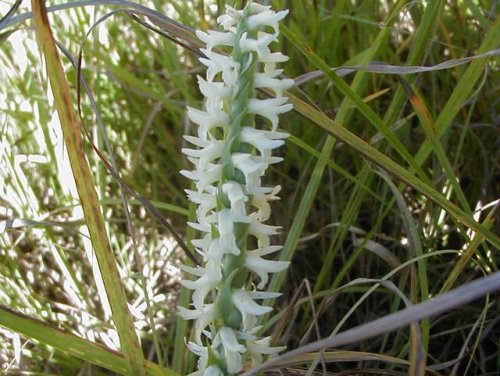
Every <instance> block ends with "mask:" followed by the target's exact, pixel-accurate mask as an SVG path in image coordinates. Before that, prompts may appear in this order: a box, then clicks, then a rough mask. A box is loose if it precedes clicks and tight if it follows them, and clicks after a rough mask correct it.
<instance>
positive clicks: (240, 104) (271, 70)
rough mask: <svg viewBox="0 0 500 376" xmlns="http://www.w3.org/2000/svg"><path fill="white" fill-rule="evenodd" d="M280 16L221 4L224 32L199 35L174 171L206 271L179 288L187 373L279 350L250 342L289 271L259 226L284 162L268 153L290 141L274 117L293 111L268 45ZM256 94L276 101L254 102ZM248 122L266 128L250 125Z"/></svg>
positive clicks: (229, 366)
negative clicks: (187, 295)
mask: <svg viewBox="0 0 500 376" xmlns="http://www.w3.org/2000/svg"><path fill="white" fill-rule="evenodd" d="M287 14H288V11H280V12H274V11H273V10H272V9H271V7H269V6H263V5H259V4H254V3H252V1H248V2H247V6H246V7H245V8H244V9H243V10H236V9H234V8H232V7H230V6H226V14H224V15H222V16H220V17H219V18H218V20H217V22H218V23H219V25H221V26H222V28H223V29H224V31H208V32H203V31H198V32H197V36H198V38H200V39H201V40H202V41H203V42H205V43H206V48H205V49H201V51H202V52H203V53H204V55H205V57H204V58H201V59H200V62H201V63H202V64H203V65H204V66H206V68H207V72H206V76H205V77H200V76H198V85H199V88H200V91H201V93H202V94H203V96H204V97H205V101H204V108H203V109H195V108H191V107H188V108H187V116H188V118H189V119H190V120H191V122H192V123H194V124H195V125H196V126H197V127H196V131H197V134H196V135H195V136H185V139H186V141H187V142H189V143H190V144H191V145H192V146H191V147H187V148H183V149H182V152H183V153H184V154H185V155H186V156H187V159H188V160H189V161H190V162H191V163H193V165H194V168H193V169H192V170H191V171H186V170H183V171H181V174H182V175H184V176H185V177H187V178H188V179H190V180H192V181H193V184H194V186H195V187H196V189H195V190H186V193H187V196H188V198H189V200H190V201H191V202H193V203H195V204H196V205H198V207H197V210H196V216H197V221H196V222H194V223H191V222H190V223H188V224H189V225H190V226H191V227H193V228H194V229H195V230H197V231H199V232H200V233H201V235H200V237H199V238H198V239H194V240H192V241H191V243H192V244H193V246H194V247H195V250H196V252H197V253H199V254H200V255H201V256H202V257H203V261H204V265H203V266H198V267H190V266H183V267H182V269H183V270H184V272H186V273H188V274H189V275H191V276H192V277H191V279H185V280H183V281H182V285H183V286H184V287H186V288H188V289H191V290H193V294H192V301H191V308H190V309H188V308H185V307H179V315H180V316H181V317H183V318H184V319H186V320H194V321H195V325H194V337H193V338H194V342H189V343H188V345H187V346H188V348H189V349H190V350H191V351H192V352H193V353H194V354H195V355H197V356H198V370H197V371H196V372H195V373H193V374H191V375H192V376H219V375H220V376H222V375H224V376H226V375H234V374H236V373H238V372H240V371H241V370H242V367H243V362H244V361H251V362H252V364H258V363H259V362H261V361H262V360H263V358H264V357H265V356H268V355H270V354H274V353H276V352H278V351H281V350H282V349H283V348H280V347H270V343H271V339H270V338H269V337H265V338H261V337H259V336H258V333H259V331H260V330H261V327H259V326H257V323H258V320H259V317H261V316H263V315H265V314H267V313H269V312H270V311H271V310H272V308H271V307H267V306H265V305H262V304H260V303H257V302H256V301H258V300H264V299H274V298H277V297H278V296H279V295H280V293H278V292H273V291H265V288H266V285H267V283H268V281H269V274H271V273H278V272H282V271H283V270H285V269H286V268H287V267H288V264H289V262H284V261H275V260H271V259H270V256H269V255H271V254H273V253H276V252H278V251H279V250H280V249H281V246H279V245H272V239H273V237H274V236H275V235H276V234H278V231H279V229H280V227H277V226H271V225H268V224H266V223H264V222H266V221H267V220H268V219H269V218H270V217H271V205H270V202H271V201H274V200H277V199H278V196H277V194H278V192H279V191H280V187H279V186H276V187H267V186H263V184H262V183H263V182H262V179H263V176H264V175H265V172H266V170H267V169H268V167H269V165H271V164H274V163H278V162H280V161H281V160H282V158H279V157H276V156H273V155H272V153H273V150H275V149H277V148H279V147H280V146H282V145H283V144H284V142H285V141H284V139H285V138H286V137H288V134H287V133H285V132H279V131H278V122H279V118H278V115H280V114H282V113H285V112H287V111H290V110H291V109H292V105H291V104H288V103H287V98H286V97H284V96H283V92H284V90H287V89H289V88H290V87H292V86H293V84H294V81H293V80H290V79H284V78H280V76H281V74H282V73H283V70H282V69H277V68H276V64H278V63H282V62H285V61H286V60H288V58H287V57H286V56H285V55H283V54H281V53H280V52H272V51H271V48H270V45H271V44H272V43H273V42H276V41H277V40H278V36H279V28H278V23H279V21H281V20H282V19H283V18H284V17H285V16H286V15H287ZM216 48H217V49H218V50H217V52H216V51H215V49H216ZM225 53H227V55H226V54H225ZM256 89H264V90H266V91H267V92H269V93H274V97H273V98H258V97H257V91H256ZM256 117H259V119H258V121H259V123H262V122H264V124H267V127H265V126H264V127H265V128H267V129H265V130H264V129H256V128H255V127H254V124H255V118H256ZM259 128H262V127H259ZM255 243H257V248H256V249H254V248H255V247H254V246H252V247H251V249H250V250H249V249H248V247H250V245H251V244H255ZM254 282H255V283H256V284H257V286H256V287H255V285H254V284H253V283H254Z"/></svg>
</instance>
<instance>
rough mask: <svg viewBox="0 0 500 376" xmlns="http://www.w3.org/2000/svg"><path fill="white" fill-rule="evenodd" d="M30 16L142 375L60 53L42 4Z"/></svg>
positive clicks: (117, 314) (128, 349)
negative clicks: (32, 17) (33, 22)
mask: <svg viewBox="0 0 500 376" xmlns="http://www.w3.org/2000/svg"><path fill="white" fill-rule="evenodd" d="M31 4H32V9H33V16H34V21H35V27H36V34H37V39H38V43H39V46H40V49H41V51H42V53H43V55H44V58H45V63H46V67H47V75H48V77H49V80H50V84H51V88H52V93H53V95H54V102H55V105H56V109H57V112H58V115H59V119H60V122H61V127H62V130H63V136H64V142H65V145H66V148H67V151H68V155H69V159H70V163H71V168H72V170H73V176H74V178H75V182H76V187H77V190H78V195H79V197H80V202H81V205H82V208H83V212H84V217H85V222H86V224H87V227H88V229H89V233H90V236H91V240H92V245H93V248H94V251H95V254H96V258H97V262H98V263H99V268H100V269H101V274H102V278H103V281H104V286H105V288H106V294H107V296H108V299H109V303H110V306H111V310H112V315H113V321H114V323H115V325H116V328H117V331H118V335H119V337H120V344H121V347H122V351H123V353H124V355H125V359H126V360H127V364H128V372H129V374H130V375H134V376H135V375H144V374H145V370H144V357H143V354H142V349H141V346H140V344H139V339H138V338H137V336H136V334H135V328H134V323H133V319H132V316H131V314H130V312H129V309H128V306H127V298H126V295H125V290H124V288H123V284H122V282H121V279H120V274H119V272H118V268H117V265H116V262H115V259H114V255H113V252H112V250H111V245H110V244H109V239H108V237H107V234H106V228H105V226H104V220H103V217H102V214H101V211H100V205H99V200H98V198H97V193H96V191H95V187H94V179H93V177H92V175H91V173H90V169H89V166H88V164H87V161H86V159H85V155H84V153H83V148H82V146H83V145H82V139H81V136H80V124H79V121H78V118H77V116H76V114H75V112H74V109H73V103H72V99H71V94H70V90H69V85H68V82H67V80H66V77H65V75H64V71H63V68H62V64H61V61H60V57H59V53H58V51H57V47H56V44H55V41H54V37H53V35H52V31H51V28H50V25H49V22H48V18H47V14H46V12H45V9H44V3H43V2H41V1H37V0H32V2H31Z"/></svg>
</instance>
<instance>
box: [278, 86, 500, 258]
mask: <svg viewBox="0 0 500 376" xmlns="http://www.w3.org/2000/svg"><path fill="white" fill-rule="evenodd" d="M287 95H288V97H289V98H290V103H292V104H293V107H294V109H295V111H297V112H299V113H301V114H302V115H304V116H305V117H307V118H308V119H309V120H311V121H312V122H314V123H315V124H316V125H318V126H319V127H321V128H322V129H324V130H325V131H327V132H328V133H329V134H330V135H332V136H334V137H335V138H337V139H339V140H341V141H342V142H344V143H345V144H347V145H349V146H350V147H352V148H353V149H354V150H356V151H357V152H358V153H360V154H361V155H363V156H364V157H365V158H366V159H368V160H370V161H372V162H374V163H375V164H377V165H379V166H380V167H382V168H383V169H384V170H386V171H388V172H390V173H391V174H392V175H394V176H396V177H397V178H398V179H399V180H401V181H402V182H404V183H406V184H408V185H409V186H411V187H413V188H415V189H416V190H418V191H419V192H420V193H421V194H423V195H424V196H426V197H427V198H428V199H430V200H431V201H433V202H435V203H436V204H438V205H439V206H441V207H442V208H443V209H444V210H446V211H447V212H448V213H449V214H450V215H451V216H452V217H453V218H454V219H455V220H457V221H458V222H461V223H462V224H464V225H466V226H468V227H470V228H471V229H473V230H474V231H476V232H478V233H480V234H481V235H482V236H483V237H484V238H485V239H486V240H487V241H488V242H490V243H491V244H492V245H494V246H495V247H497V248H500V238H498V236H496V235H495V234H493V233H492V232H491V231H489V230H488V229H487V228H486V227H484V226H483V225H481V224H479V223H477V222H476V221H475V220H474V219H473V218H472V217H470V216H469V215H467V214H466V213H464V212H463V211H462V210H461V209H459V208H458V207H457V206H456V205H454V204H453V203H451V202H450V201H448V200H447V199H446V198H445V197H444V196H443V195H442V194H441V193H439V192H438V191H436V190H435V189H434V188H433V187H431V186H429V185H428V184H427V183H425V182H423V181H421V180H420V179H419V178H417V177H416V176H415V175H413V174H412V173H411V172H410V171H408V169H406V168H405V167H402V166H401V165H399V164H397V163H396V162H394V161H393V160H392V159H390V158H389V157H387V156H386V155H385V154H383V153H381V152H380V151H378V150H377V149H375V148H374V147H373V146H371V145H369V144H368V143H366V142H365V141H363V140H362V139H360V138H359V137H358V136H356V135H355V134H353V133H351V132H349V131H348V130H347V129H346V128H345V127H343V126H342V125H341V124H338V123H337V122H335V121H334V120H332V119H330V118H329V117H328V116H326V115H325V114H323V113H321V112H320V111H318V110H316V109H314V108H313V107H312V106H310V105H308V104H307V103H305V102H303V101H302V100H300V99H298V98H297V97H295V96H293V95H291V94H287Z"/></svg>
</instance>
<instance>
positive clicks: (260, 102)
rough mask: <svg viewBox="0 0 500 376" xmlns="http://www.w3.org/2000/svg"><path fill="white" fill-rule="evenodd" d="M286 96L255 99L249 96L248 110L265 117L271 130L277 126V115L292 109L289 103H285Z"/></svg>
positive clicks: (274, 129)
mask: <svg viewBox="0 0 500 376" xmlns="http://www.w3.org/2000/svg"><path fill="white" fill-rule="evenodd" d="M286 102H287V98H285V97H281V98H271V99H257V98H251V99H250V100H249V101H248V112H250V113H251V114H256V115H260V116H263V117H265V118H267V119H268V120H269V121H271V124H272V130H273V131H276V129H277V128H278V115H279V114H282V113H285V112H288V111H290V110H291V109H292V105H291V104H290V103H286Z"/></svg>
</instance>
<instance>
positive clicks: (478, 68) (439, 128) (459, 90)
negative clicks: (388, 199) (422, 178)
mask: <svg viewBox="0 0 500 376" xmlns="http://www.w3.org/2000/svg"><path fill="white" fill-rule="evenodd" d="M499 41H500V20H498V19H497V20H496V21H495V23H494V24H493V25H492V26H491V29H490V30H489V32H488V33H487V34H486V35H485V37H484V40H483V43H482V44H481V47H480V48H479V51H478V53H485V52H486V51H489V50H491V49H493V48H495V46H498V45H499ZM488 60H489V59H476V60H474V61H473V62H472V63H471V64H470V65H469V67H467V70H466V71H465V73H464V75H463V76H462V78H461V79H460V81H459V82H458V84H457V85H456V86H455V88H454V90H453V94H452V95H451V97H450V99H448V102H447V103H446V105H445V107H444V108H443V110H442V111H441V113H440V114H439V116H438V118H437V119H436V122H435V124H434V126H435V128H436V133H437V134H438V136H442V135H443V134H444V133H445V132H446V131H447V130H448V129H449V127H450V126H451V124H452V121H453V119H454V118H455V116H456V115H457V113H458V111H459V110H460V108H462V106H463V105H464V102H465V101H466V100H467V98H469V96H470V95H471V93H473V91H474V85H475V84H476V82H477V81H478V80H479V78H480V77H481V75H482V74H483V72H484V69H485V67H486V64H487V63H488ZM432 150H433V149H432V143H431V141H430V140H426V141H425V142H424V144H423V145H422V146H421V147H420V150H419V151H418V153H417V155H416V156H415V159H416V161H417V162H418V164H419V165H422V164H423V163H424V161H425V160H426V159H427V157H428V156H429V154H431V152H432Z"/></svg>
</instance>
